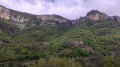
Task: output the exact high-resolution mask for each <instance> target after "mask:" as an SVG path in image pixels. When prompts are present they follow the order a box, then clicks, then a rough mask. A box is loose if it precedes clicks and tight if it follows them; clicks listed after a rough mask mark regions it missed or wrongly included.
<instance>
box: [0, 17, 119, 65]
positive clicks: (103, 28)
mask: <svg viewBox="0 0 120 67" xmlns="http://www.w3.org/2000/svg"><path fill="white" fill-rule="evenodd" d="M3 22H4V23H3ZM7 22H10V21H6V20H4V19H0V25H1V26H3V27H1V28H0V66H4V67H29V66H30V67H119V66H120V28H119V23H117V22H110V21H106V20H100V21H91V20H87V21H84V23H85V25H81V24H82V23H83V22H78V24H77V25H75V26H71V27H68V26H65V25H64V26H63V25H59V24H56V25H38V26H36V27H33V28H30V29H27V30H23V31H18V29H16V28H15V27H12V28H11V27H9V26H6V23H7ZM11 22H12V21H11ZM47 22H48V23H49V22H53V21H47ZM54 23H57V22H54ZM7 27H8V28H7ZM11 31H12V32H14V35H11V34H12V33H11ZM16 32H18V33H16Z"/></svg>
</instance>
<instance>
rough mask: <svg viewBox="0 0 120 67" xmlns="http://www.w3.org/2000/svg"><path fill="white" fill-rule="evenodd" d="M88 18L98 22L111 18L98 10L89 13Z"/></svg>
mask: <svg viewBox="0 0 120 67" xmlns="http://www.w3.org/2000/svg"><path fill="white" fill-rule="evenodd" d="M86 18H87V19H90V20H94V21H96V20H102V19H104V20H107V19H108V18H109V17H108V15H106V14H104V13H102V12H99V11H98V10H92V11H90V12H88V13H87V15H86Z"/></svg>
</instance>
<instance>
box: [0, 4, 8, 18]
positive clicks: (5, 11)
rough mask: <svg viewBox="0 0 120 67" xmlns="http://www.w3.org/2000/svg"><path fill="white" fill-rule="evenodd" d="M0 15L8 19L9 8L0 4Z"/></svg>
mask: <svg viewBox="0 0 120 67" xmlns="http://www.w3.org/2000/svg"><path fill="white" fill-rule="evenodd" d="M0 17H1V18H4V19H7V20H9V19H10V10H9V9H7V8H3V7H2V6H0Z"/></svg>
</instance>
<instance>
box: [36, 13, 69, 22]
mask: <svg viewBox="0 0 120 67" xmlns="http://www.w3.org/2000/svg"><path fill="white" fill-rule="evenodd" d="M37 18H38V19H41V20H42V21H46V20H53V21H57V22H60V23H65V22H67V21H68V19H66V18H63V17H61V16H58V15H39V16H37Z"/></svg>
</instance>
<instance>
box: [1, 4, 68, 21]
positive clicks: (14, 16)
mask: <svg viewBox="0 0 120 67" xmlns="http://www.w3.org/2000/svg"><path fill="white" fill-rule="evenodd" d="M0 18H4V19H7V20H13V21H16V22H30V21H32V22H33V21H35V20H34V19H36V20H41V21H43V22H45V21H48V20H53V21H57V22H60V23H64V22H68V21H69V20H68V19H66V18H63V17H61V16H58V15H32V14H28V13H24V12H18V11H15V10H11V9H7V8H5V7H3V6H0Z"/></svg>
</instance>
